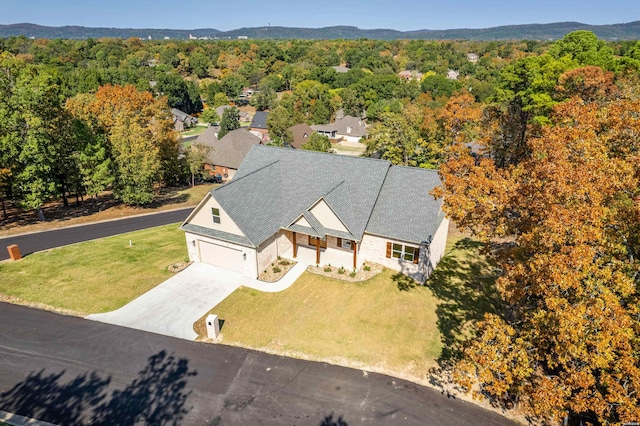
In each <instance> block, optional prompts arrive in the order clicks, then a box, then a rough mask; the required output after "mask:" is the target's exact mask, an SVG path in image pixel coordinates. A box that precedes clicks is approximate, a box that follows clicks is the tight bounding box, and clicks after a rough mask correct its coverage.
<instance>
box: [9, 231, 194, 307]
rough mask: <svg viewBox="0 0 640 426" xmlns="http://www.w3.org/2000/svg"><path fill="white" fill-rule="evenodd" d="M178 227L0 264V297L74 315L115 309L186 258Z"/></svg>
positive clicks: (96, 242) (70, 247)
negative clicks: (171, 266)
mask: <svg viewBox="0 0 640 426" xmlns="http://www.w3.org/2000/svg"><path fill="white" fill-rule="evenodd" d="M178 226H179V224H177V223H176V224H173V225H166V226H160V227H156V228H151V229H146V230H142V231H137V232H131V233H128V234H122V235H116V236H113V237H109V238H102V239H99V240H94V241H88V242H85V243H80V244H74V245H71V246H66V247H61V248H57V249H52V250H47V251H45V252H41V253H34V254H31V255H29V256H26V257H25V258H23V259H22V260H19V261H17V262H2V263H0V300H2V299H5V300H11V301H13V300H15V301H17V302H18V303H27V304H35V305H39V306H43V307H45V308H53V309H59V310H64V311H71V312H72V313H75V314H78V315H86V314H89V313H98V312H108V311H111V310H114V309H118V308H120V307H122V306H124V305H125V304H127V303H128V302H130V301H131V300H133V299H135V298H136V297H138V296H140V295H141V294H143V293H145V292H146V291H148V290H150V289H151V288H153V287H155V286H156V285H158V284H160V283H161V282H163V281H164V280H166V279H167V278H169V277H170V276H172V275H173V274H172V273H171V272H169V271H168V270H167V267H168V266H169V265H171V264H173V263H176V262H179V261H185V260H187V249H186V244H185V239H184V232H183V231H180V230H178ZM129 241H131V243H132V245H131V246H129Z"/></svg>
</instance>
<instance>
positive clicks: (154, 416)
mask: <svg viewBox="0 0 640 426" xmlns="http://www.w3.org/2000/svg"><path fill="white" fill-rule="evenodd" d="M196 374H197V372H196V371H195V370H189V365H188V361H187V360H186V359H185V358H179V359H177V358H175V357H174V356H173V355H168V354H167V353H166V351H160V352H158V353H157V354H154V355H152V356H151V357H149V359H148V360H147V365H146V366H145V368H144V369H143V370H142V371H140V372H139V374H138V377H137V378H135V379H134V380H133V381H132V382H131V383H130V384H129V385H127V386H126V387H125V388H124V389H122V390H113V391H111V392H110V393H109V389H108V386H109V385H110V383H111V377H101V376H100V375H99V374H98V373H96V372H92V373H90V374H82V375H79V376H77V377H75V378H73V379H71V380H70V381H67V380H65V379H64V375H65V371H64V370H63V371H62V372H59V373H52V374H47V373H46V372H45V370H40V371H38V372H35V373H34V372H32V373H30V374H29V376H27V378H26V379H25V380H23V381H22V382H20V383H18V384H16V385H15V386H14V387H13V388H11V389H9V390H7V391H5V392H3V393H2V394H0V408H1V409H2V410H4V411H8V412H11V413H15V414H19V415H22V416H26V417H31V418H36V419H39V420H44V421H47V422H52V423H56V424H65V425H80V424H87V423H90V424H98V425H114V424H136V423H142V424H163V425H164V424H179V423H180V421H181V420H182V419H183V418H184V416H185V415H186V414H187V413H188V412H189V408H187V407H186V402H187V399H188V397H189V395H190V392H186V391H185V387H186V385H187V380H188V378H189V377H191V376H195V375H196Z"/></svg>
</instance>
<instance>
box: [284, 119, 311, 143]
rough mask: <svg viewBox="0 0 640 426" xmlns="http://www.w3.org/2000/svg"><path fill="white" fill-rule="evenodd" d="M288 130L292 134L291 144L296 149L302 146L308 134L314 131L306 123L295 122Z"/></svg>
mask: <svg viewBox="0 0 640 426" xmlns="http://www.w3.org/2000/svg"><path fill="white" fill-rule="evenodd" d="M288 130H289V131H290V132H291V134H292V135H293V143H292V144H291V146H293V147H294V148H297V149H300V148H302V145H304V144H305V143H307V141H308V140H309V136H311V134H312V133H313V132H314V130H313V129H312V128H311V127H310V126H309V125H308V124H306V123H301V124H296V125H295V126H291V127H289V129H288Z"/></svg>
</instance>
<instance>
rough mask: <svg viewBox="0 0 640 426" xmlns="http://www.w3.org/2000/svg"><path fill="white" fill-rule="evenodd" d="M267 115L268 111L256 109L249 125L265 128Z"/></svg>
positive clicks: (253, 127) (254, 127) (255, 127)
mask: <svg viewBox="0 0 640 426" xmlns="http://www.w3.org/2000/svg"><path fill="white" fill-rule="evenodd" d="M268 116H269V113H268V112H266V111H256V114H255V115H254V116H253V119H252V120H251V124H250V125H249V127H250V128H252V129H266V128H267V117H268Z"/></svg>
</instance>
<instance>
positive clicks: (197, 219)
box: [187, 195, 244, 236]
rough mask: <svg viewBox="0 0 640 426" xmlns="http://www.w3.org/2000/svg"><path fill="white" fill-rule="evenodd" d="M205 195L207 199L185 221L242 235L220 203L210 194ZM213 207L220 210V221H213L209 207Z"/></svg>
mask: <svg viewBox="0 0 640 426" xmlns="http://www.w3.org/2000/svg"><path fill="white" fill-rule="evenodd" d="M207 197H208V199H207V200H206V201H205V202H204V203H202V204H201V205H200V206H199V207H198V209H197V210H196V212H195V214H194V215H193V216H192V217H191V219H190V220H189V221H188V222H187V223H190V224H192V225H198V226H202V227H205V228H211V229H217V230H218V231H224V232H228V233H230V234H234V235H242V236H244V233H243V232H242V231H241V230H240V228H238V225H236V223H235V222H234V221H233V219H231V217H230V216H229V215H228V214H227V212H225V211H224V210H223V209H222V208H221V207H220V204H218V202H217V201H216V200H215V198H213V196H211V195H207ZM214 207H215V208H217V209H219V210H220V223H214V222H213V217H212V215H211V209H212V208H214Z"/></svg>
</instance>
